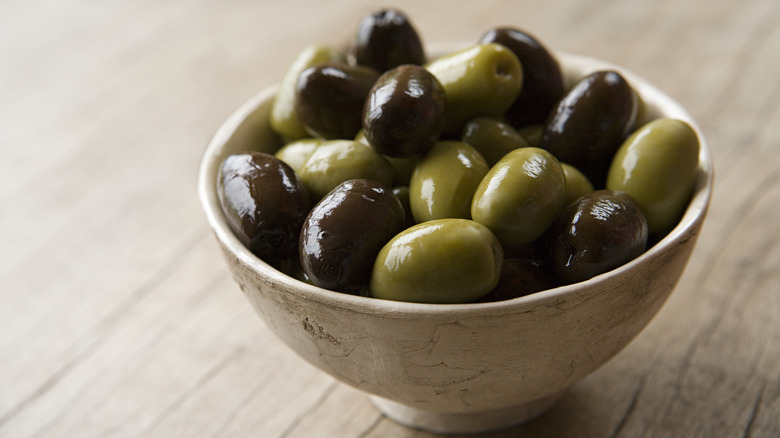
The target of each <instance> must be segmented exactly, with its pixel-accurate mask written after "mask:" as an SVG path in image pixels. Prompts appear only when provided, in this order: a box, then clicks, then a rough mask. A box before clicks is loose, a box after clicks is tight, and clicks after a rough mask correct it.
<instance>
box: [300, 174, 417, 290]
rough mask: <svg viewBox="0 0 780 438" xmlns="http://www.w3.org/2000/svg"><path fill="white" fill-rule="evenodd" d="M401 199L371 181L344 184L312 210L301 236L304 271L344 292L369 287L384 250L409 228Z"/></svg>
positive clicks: (314, 280)
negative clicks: (386, 244) (380, 254)
mask: <svg viewBox="0 0 780 438" xmlns="http://www.w3.org/2000/svg"><path fill="white" fill-rule="evenodd" d="M404 221H405V216H404V209H403V207H402V206H401V201H399V200H398V198H396V197H395V195H393V192H392V191H391V189H390V188H388V187H386V186H384V185H383V184H380V183H378V182H375V181H372V180H368V179H353V180H348V181H345V182H343V183H341V184H340V185H339V186H337V187H336V188H335V189H333V190H332V191H331V192H330V193H328V194H327V195H326V196H325V197H324V198H323V199H322V200H321V201H320V202H319V203H317V205H315V206H314V208H312V210H311V212H310V213H309V215H308V216H307V217H306V221H305V222H304V225H303V228H302V229H301V235H300V250H299V252H300V259H301V266H302V268H303V271H304V272H305V273H306V275H307V276H308V277H309V279H310V280H311V281H312V283H314V284H315V285H317V286H319V287H322V288H325V289H330V290H334V291H340V292H356V291H359V290H360V289H362V288H364V287H367V286H368V282H369V279H370V277H371V270H372V268H373V266H374V260H375V259H376V256H377V254H378V253H379V250H380V249H382V247H383V246H384V245H385V243H387V242H388V241H389V240H390V239H391V238H392V237H393V236H395V235H396V234H397V233H399V232H400V231H401V230H402V229H403V226H404Z"/></svg>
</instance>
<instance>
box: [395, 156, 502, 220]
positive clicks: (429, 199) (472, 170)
mask: <svg viewBox="0 0 780 438" xmlns="http://www.w3.org/2000/svg"><path fill="white" fill-rule="evenodd" d="M489 169H490V167H489V166H488V164H487V162H486V161H485V159H484V158H483V157H482V155H480V154H479V152H477V150H476V149H474V148H473V147H471V146H469V145H467V144H466V143H463V142H459V141H442V142H439V143H436V145H435V146H434V147H433V149H431V150H430V151H429V152H428V153H427V154H426V155H425V156H424V157H423V158H422V159H421V160H420V162H419V163H417V167H415V168H414V172H413V173H412V179H411V181H409V204H410V205H411V208H412V216H414V219H415V221H417V222H424V221H429V220H433V219H443V218H463V219H470V218H471V199H472V197H473V196H474V191H475V190H476V189H477V186H479V183H480V182H481V181H482V178H484V177H485V175H486V174H487V172H488V170H489Z"/></svg>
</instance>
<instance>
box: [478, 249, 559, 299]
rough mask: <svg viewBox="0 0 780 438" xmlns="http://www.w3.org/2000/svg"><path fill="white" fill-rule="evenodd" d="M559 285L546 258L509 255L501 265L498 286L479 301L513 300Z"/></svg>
mask: <svg viewBox="0 0 780 438" xmlns="http://www.w3.org/2000/svg"><path fill="white" fill-rule="evenodd" d="M558 285H559V282H558V279H557V278H556V276H555V275H554V274H553V272H552V270H551V269H550V267H549V266H548V265H547V263H546V262H545V260H543V259H541V258H536V257H508V258H505V259H504V262H503V263H502V265H501V276H500V277H499V279H498V284H497V285H496V287H495V288H494V289H493V290H492V291H490V292H489V293H488V294H487V295H485V296H484V297H482V298H481V299H479V300H478V301H477V302H479V303H486V302H492V301H503V300H511V299H513V298H518V297H522V296H525V295H529V294H532V293H535V292H540V291H543V290H547V289H552V288H554V287H557V286H558Z"/></svg>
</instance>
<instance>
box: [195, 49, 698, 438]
mask: <svg viewBox="0 0 780 438" xmlns="http://www.w3.org/2000/svg"><path fill="white" fill-rule="evenodd" d="M557 56H558V58H559V60H560V61H561V65H562V66H563V67H564V70H565V71H566V76H567V77H568V78H569V80H574V79H576V78H578V77H581V76H583V75H585V74H587V73H589V72H592V71H595V70H599V69H605V68H614V69H616V70H618V71H620V72H621V73H622V74H624V76H625V77H626V78H627V79H628V80H629V82H630V83H631V84H632V85H633V86H634V88H635V89H636V90H637V91H638V93H639V95H640V96H641V97H642V99H643V101H644V102H645V105H646V107H647V111H646V113H645V118H646V119H649V118H653V117H657V116H667V117H676V118H680V119H683V120H686V121H688V122H689V123H691V125H692V126H693V127H694V129H696V130H697V132H698V133H699V137H700V140H701V143H702V147H701V152H700V160H699V161H700V163H699V173H698V176H697V185H696V189H695V193H694V195H693V198H692V201H691V203H690V206H689V207H688V209H687V211H686V212H685V215H684V217H683V219H682V221H681V222H680V224H679V225H678V226H677V227H676V228H675V229H674V230H673V231H672V232H671V233H670V234H669V235H668V236H667V237H666V238H664V239H663V240H662V241H661V242H660V243H658V244H656V245H655V246H654V247H653V248H651V249H649V250H648V251H647V252H645V254H643V255H642V256H640V257H639V258H637V259H635V260H634V261H632V262H630V263H628V264H626V265H624V266H622V267H620V268H618V269H615V270H613V271H611V272H608V273H606V274H603V275H600V276H597V277H595V278H592V279H590V280H588V281H585V282H581V283H578V284H574V285H569V286H565V287H560V288H556V289H551V290H547V291H543V292H539V293H536V294H533V295H529V296H525V297H521V298H517V299H514V300H509V301H502V302H495V303H482V304H467V305H434V304H415V303H405V302H393V301H384V300H378V299H372V298H365V297H359V296H352V295H346V294H341V293H337V292H331V291H328V290H324V289H320V288H317V287H315V286H312V285H310V284H306V283H303V282H301V281H298V280H295V279H293V278H291V277H288V276H286V275H285V274H283V273H281V272H279V271H277V270H275V269H274V268H272V267H270V266H269V265H267V264H265V263H264V262H262V261H261V260H259V259H257V258H256V257H255V256H254V255H252V254H251V253H250V252H249V251H248V250H247V249H246V248H245V247H244V246H243V245H242V244H241V243H240V242H239V241H238V239H236V237H235V236H234V235H233V234H232V233H231V232H230V230H229V228H228V225H227V223H226V222H225V219H224V217H223V216H222V213H221V211H220V207H219V202H218V199H217V194H216V175H217V169H218V166H219V163H220V162H221V161H222V159H223V158H224V157H226V156H227V155H228V154H230V153H235V152H243V151H245V150H264V151H266V152H273V151H274V150H275V148H277V147H278V146H279V144H278V143H277V142H276V140H275V139H274V137H273V135H272V134H271V132H270V128H269V126H268V121H267V120H268V114H269V112H270V102H271V99H272V96H273V93H274V91H275V88H274V87H271V88H269V89H267V90H264V91H263V92H261V93H260V94H258V95H257V96H255V97H254V98H253V99H251V100H250V101H249V102H247V103H246V104H245V105H244V106H242V107H241V108H240V109H238V110H237V111H236V112H235V113H234V114H233V115H232V117H231V118H230V119H229V120H228V121H226V122H225V124H224V125H223V126H222V127H221V128H220V129H219V131H218V132H217V134H216V135H215V137H214V138H213V139H212V141H211V143H210V144H209V145H208V148H207V150H206V152H205V155H204V158H203V161H202V163H201V169H200V175H199V178H200V180H199V194H200V197H201V201H202V203H203V207H204V210H205V212H206V215H207V218H208V221H209V224H210V225H211V227H212V229H213V230H214V233H215V235H216V237H217V240H218V242H219V244H220V247H221V249H222V251H223V253H224V256H225V259H226V260H227V264H228V266H229V268H230V271H231V273H232V276H233V278H234V279H235V281H236V282H237V283H238V284H239V285H240V287H241V289H242V290H243V291H244V293H245V294H246V297H247V298H248V299H249V301H250V302H251V304H252V305H253V306H254V308H255V310H256V311H257V313H258V314H259V315H260V316H261V317H262V318H263V320H264V321H265V322H266V324H267V325H268V327H269V328H270V329H271V330H272V331H273V332H274V333H275V334H276V335H277V336H278V337H279V338H281V339H282V340H283V341H284V342H285V343H286V344H287V345H288V346H289V347H290V348H292V349H293V350H294V351H295V352H297V353H298V354H299V355H300V356H301V357H303V358H304V359H306V360H307V361H309V362H310V363H312V364H314V365H315V366H317V367H318V368H320V369H322V370H323V371H325V372H327V373H329V374H331V375H333V376H334V377H336V378H337V379H339V380H341V381H343V382H346V383H348V384H350V385H353V386H355V387H357V388H359V389H361V390H364V391H366V392H368V393H370V394H373V395H374V398H373V399H374V401H375V403H376V404H377V406H379V407H380V408H381V409H383V410H384V411H385V412H386V413H388V415H390V416H391V418H394V419H396V420H398V421H400V422H402V423H406V424H409V425H412V426H418V427H423V428H427V429H430V430H434V431H439V432H441V431H443V432H462V431H466V432H474V431H483V430H487V429H489V428H491V427H490V426H495V427H499V426H503V425H506V424H508V422H519V421H523V420H526V419H528V418H530V417H533V416H536V415H538V414H539V413H541V412H542V411H544V410H545V409H547V408H549V406H550V405H551V404H552V402H554V401H555V400H556V399H557V397H558V396H559V395H560V394H561V393H562V391H563V390H564V389H565V388H567V387H568V386H570V385H571V384H572V383H574V382H577V381H578V380H580V379H582V378H583V377H584V376H586V375H587V374H588V373H590V372H592V371H593V370H595V369H596V368H598V367H599V366H601V365H602V364H603V363H604V362H606V361H607V360H609V359H610V358H611V357H613V356H614V355H615V354H617V353H618V352H619V351H620V350H621V349H622V348H624V347H625V346H626V345H627V344H628V343H629V342H630V341H631V340H632V339H633V338H634V337H635V336H636V335H637V334H638V333H639V332H640V331H641V330H642V329H643V328H644V327H645V326H646V325H647V323H648V322H649V321H650V320H651V319H652V318H653V316H654V315H655V314H656V312H657V311H658V310H659V309H660V308H661V306H662V305H663V303H664V302H665V301H666V299H667V297H668V296H669V294H670V293H671V292H672V290H673V288H674V286H675V284H676V283H677V281H678V279H679V277H680V275H681V273H682V271H683V269H684V266H685V264H686V262H687V260H688V258H689V256H690V254H691V251H692V249H693V246H694V243H695V241H696V238H697V235H698V232H699V230H700V228H701V225H702V222H703V220H704V216H705V214H706V210H707V207H708V205H709V200H710V196H711V186H712V164H711V158H710V155H709V150H708V147H707V144H706V141H705V139H704V137H703V136H702V135H701V132H700V131H699V128H698V126H697V125H696V123H695V122H694V121H693V120H692V119H691V117H690V116H689V115H688V113H687V112H686V111H685V110H684V109H683V108H682V107H680V106H679V105H678V104H677V103H676V102H674V101H673V100H672V99H670V98H669V97H668V96H666V95H665V94H663V93H661V92H660V91H658V90H657V89H656V88H654V87H653V86H651V85H650V84H648V83H647V82H646V81H644V80H642V79H641V78H639V77H638V76H636V75H634V74H632V73H631V72H628V71H626V70H624V69H620V68H618V67H616V66H613V65H610V64H606V63H604V62H601V61H598V60H595V59H592V58H587V57H581V56H575V55H568V54H562V53H559V54H557ZM534 406H535V407H534ZM513 407H521V408H523V407H524V409H525V410H524V411H522V410H521V411H522V412H521V411H517V410H512V408H513ZM489 412H493V413H499V414H497V416H496V415H494V416H492V417H491V416H490V415H487V416H484V415H483V416H482V417H480V415H481V414H485V413H489ZM501 412H508V414H506V415H503V414H500V413H501ZM469 415H472V416H475V417H474V418H476V420H474V421H471V420H468V421H466V422H465V423H463V424H459V423H458V421H456V419H457V418H461V417H462V418H469ZM486 422H487V423H489V424H486Z"/></svg>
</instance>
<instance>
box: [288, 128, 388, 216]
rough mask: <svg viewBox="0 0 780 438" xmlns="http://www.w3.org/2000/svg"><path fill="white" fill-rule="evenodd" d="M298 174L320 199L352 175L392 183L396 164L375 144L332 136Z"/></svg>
mask: <svg viewBox="0 0 780 438" xmlns="http://www.w3.org/2000/svg"><path fill="white" fill-rule="evenodd" d="M298 175H299V177H300V179H301V181H302V182H303V184H304V185H305V186H306V189H307V190H308V191H309V194H310V196H311V197H312V200H314V201H315V202H316V201H318V200H320V199H321V198H322V197H323V196H325V195H327V194H328V192H330V191H331V190H333V189H334V188H335V187H336V186H337V185H339V184H341V183H342V182H344V181H347V180H350V179H358V178H367V179H372V180H374V181H377V182H379V183H381V184H385V185H388V186H389V185H391V184H392V182H393V166H392V165H391V164H390V162H389V161H387V159H386V158H385V157H383V156H382V155H380V154H379V153H377V152H376V151H375V150H374V149H373V148H371V146H367V145H365V144H363V143H359V142H356V141H352V140H328V141H324V142H322V143H321V144H320V145H319V146H318V147H317V148H316V149H315V150H314V152H312V153H311V155H309V158H307V159H306V161H305V162H304V163H303V166H301V170H300V172H298Z"/></svg>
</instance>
